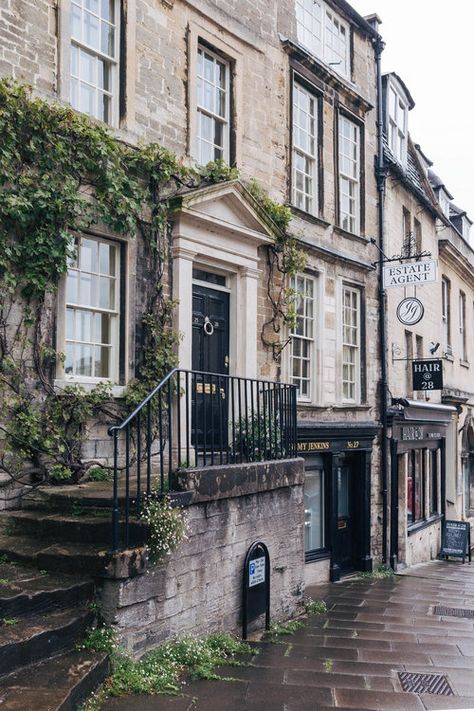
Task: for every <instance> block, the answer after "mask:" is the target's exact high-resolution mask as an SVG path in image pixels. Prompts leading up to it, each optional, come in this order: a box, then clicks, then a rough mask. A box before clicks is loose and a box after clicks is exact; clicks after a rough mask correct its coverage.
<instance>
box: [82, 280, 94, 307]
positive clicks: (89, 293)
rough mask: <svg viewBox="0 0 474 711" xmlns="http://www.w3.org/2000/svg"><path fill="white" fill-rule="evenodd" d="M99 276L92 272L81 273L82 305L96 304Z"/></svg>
mask: <svg viewBox="0 0 474 711" xmlns="http://www.w3.org/2000/svg"><path fill="white" fill-rule="evenodd" d="M96 289H97V277H96V276H92V275H90V274H81V278H80V281H79V303H80V304H81V305H82V306H95V305H96V298H97V297H96Z"/></svg>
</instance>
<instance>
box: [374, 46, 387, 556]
mask: <svg viewBox="0 0 474 711" xmlns="http://www.w3.org/2000/svg"><path fill="white" fill-rule="evenodd" d="M384 46H385V44H384V42H383V41H382V38H381V37H380V35H378V36H377V38H376V39H375V40H374V50H375V63H376V71H377V143H378V148H377V161H376V166H375V177H376V181H377V193H378V204H379V209H378V218H379V219H378V238H379V241H378V248H379V264H378V272H379V273H378V277H379V285H378V296H379V334H380V366H381V367H380V410H381V412H380V415H381V420H382V433H381V483H382V563H384V564H386V563H387V530H388V503H387V502H388V488H387V482H388V450H387V445H388V436H387V435H388V425H387V392H388V381H387V336H386V322H385V306H386V304H385V290H384V288H383V259H384V254H385V232H384V222H385V215H384V203H385V183H386V169H385V160H384V146H383V99H382V66H381V57H382V52H383V49H384Z"/></svg>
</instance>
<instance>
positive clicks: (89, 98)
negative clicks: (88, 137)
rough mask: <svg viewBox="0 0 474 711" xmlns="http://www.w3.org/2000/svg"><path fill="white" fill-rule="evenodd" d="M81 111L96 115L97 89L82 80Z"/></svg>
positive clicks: (80, 91) (80, 92) (80, 90)
mask: <svg viewBox="0 0 474 711" xmlns="http://www.w3.org/2000/svg"><path fill="white" fill-rule="evenodd" d="M79 111H83V112H84V113H85V114H89V115H90V116H94V115H95V89H94V88H92V87H90V86H88V85H87V84H82V82H81V84H80V88H79Z"/></svg>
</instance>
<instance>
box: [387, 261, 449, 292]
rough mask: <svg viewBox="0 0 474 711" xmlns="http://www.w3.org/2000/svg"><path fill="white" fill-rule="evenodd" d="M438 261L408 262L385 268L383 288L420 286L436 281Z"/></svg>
mask: <svg viewBox="0 0 474 711" xmlns="http://www.w3.org/2000/svg"><path fill="white" fill-rule="evenodd" d="M436 277H437V275H436V260H435V259H429V260H428V261H426V262H407V263H405V264H398V265H397V266H385V267H384V268H383V286H384V289H386V288H387V287H388V286H411V285H413V286H420V285H422V284H426V283H427V282H430V281H436Z"/></svg>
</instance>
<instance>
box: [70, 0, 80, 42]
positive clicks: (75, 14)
mask: <svg viewBox="0 0 474 711" xmlns="http://www.w3.org/2000/svg"><path fill="white" fill-rule="evenodd" d="M71 35H72V37H74V38H75V39H77V40H80V39H81V9H80V8H79V7H78V6H77V5H75V4H74V3H73V4H72V8H71Z"/></svg>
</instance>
